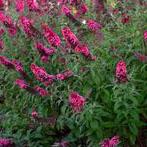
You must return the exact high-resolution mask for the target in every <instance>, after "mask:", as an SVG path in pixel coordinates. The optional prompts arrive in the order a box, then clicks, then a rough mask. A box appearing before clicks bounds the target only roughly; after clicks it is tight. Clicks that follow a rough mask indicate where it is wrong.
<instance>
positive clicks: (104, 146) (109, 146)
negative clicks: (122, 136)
mask: <svg viewBox="0 0 147 147" xmlns="http://www.w3.org/2000/svg"><path fill="white" fill-rule="evenodd" d="M119 142H120V141H119V136H114V137H112V138H111V139H109V138H106V139H104V140H103V141H102V142H100V146H101V147H116V146H117V145H118V144H119Z"/></svg>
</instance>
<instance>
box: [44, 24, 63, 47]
mask: <svg viewBox="0 0 147 147" xmlns="http://www.w3.org/2000/svg"><path fill="white" fill-rule="evenodd" d="M42 29H43V35H44V37H45V38H46V39H47V41H48V43H49V44H50V45H51V46H54V47H57V46H60V44H61V40H60V38H59V36H58V35H57V34H56V33H55V32H53V30H52V29H51V28H49V27H48V26H47V25H46V24H43V25H42Z"/></svg>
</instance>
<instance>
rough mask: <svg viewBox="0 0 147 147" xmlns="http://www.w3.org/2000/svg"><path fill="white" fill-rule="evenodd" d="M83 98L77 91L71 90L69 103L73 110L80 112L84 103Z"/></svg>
mask: <svg viewBox="0 0 147 147" xmlns="http://www.w3.org/2000/svg"><path fill="white" fill-rule="evenodd" d="M85 102H86V100H85V98H84V97H83V96H80V95H79V94H78V93H77V92H71V93H70V95H69V104H70V105H71V107H72V109H73V111H74V112H80V111H81V110H82V109H83V107H84V105H85Z"/></svg>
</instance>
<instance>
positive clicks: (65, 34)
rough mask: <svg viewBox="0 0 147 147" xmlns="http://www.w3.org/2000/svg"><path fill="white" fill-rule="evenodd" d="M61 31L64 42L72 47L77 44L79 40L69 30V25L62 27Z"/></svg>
mask: <svg viewBox="0 0 147 147" xmlns="http://www.w3.org/2000/svg"><path fill="white" fill-rule="evenodd" d="M61 31H62V35H63V37H64V39H65V40H66V42H67V43H68V44H69V45H70V46H71V48H72V49H74V48H75V47H76V46H77V45H78V44H79V40H78V38H77V37H76V35H75V34H74V33H73V32H72V31H71V30H70V28H69V27H64V28H63V29H62V30H61Z"/></svg>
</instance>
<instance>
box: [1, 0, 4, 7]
mask: <svg viewBox="0 0 147 147" xmlns="http://www.w3.org/2000/svg"><path fill="white" fill-rule="evenodd" d="M3 6H4V1H3V0H0V8H2V7H3Z"/></svg>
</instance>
